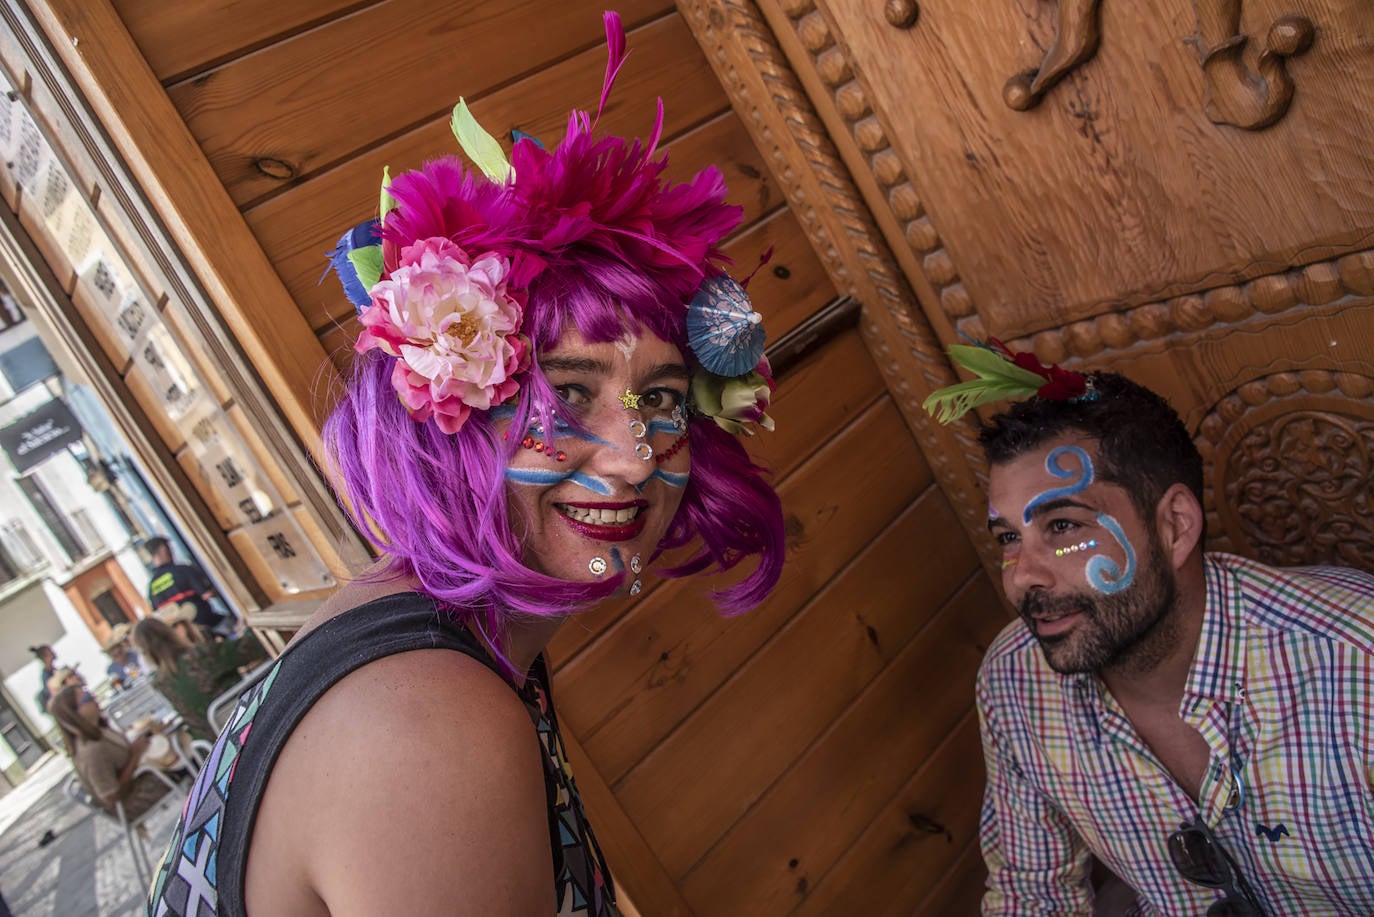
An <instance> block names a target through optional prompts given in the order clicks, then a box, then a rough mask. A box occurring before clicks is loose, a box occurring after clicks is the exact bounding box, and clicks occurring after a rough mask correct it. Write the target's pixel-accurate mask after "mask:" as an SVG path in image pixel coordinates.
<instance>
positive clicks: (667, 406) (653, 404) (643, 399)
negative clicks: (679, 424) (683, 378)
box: [639, 388, 685, 411]
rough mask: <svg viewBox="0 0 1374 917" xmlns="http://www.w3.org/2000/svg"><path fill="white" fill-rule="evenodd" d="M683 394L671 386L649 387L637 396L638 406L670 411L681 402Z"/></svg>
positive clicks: (683, 397)
mask: <svg viewBox="0 0 1374 917" xmlns="http://www.w3.org/2000/svg"><path fill="white" fill-rule="evenodd" d="M684 399H685V396H684V395H683V394H682V392H679V391H677V390H676V389H671V388H651V389H649V390H648V391H647V392H645V393H644V394H642V395H640V396H639V404H640V407H645V408H649V409H650V410H652V411H671V410H672V409H673V408H675V407H677V406H678V405H680V404H682V402H683V401H684Z"/></svg>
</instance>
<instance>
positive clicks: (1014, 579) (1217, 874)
mask: <svg viewBox="0 0 1374 917" xmlns="http://www.w3.org/2000/svg"><path fill="white" fill-rule="evenodd" d="M976 350H978V349H975V348H952V349H951V353H953V354H954V355H955V358H956V359H957V360H959V361H960V362H961V363H962V364H963V365H965V366H967V367H968V368H970V369H972V370H973V371H974V372H977V373H978V374H979V375H980V376H983V378H984V379H988V378H992V377H995V376H997V375H999V374H1000V373H999V371H998V369H997V368H996V367H995V366H993V367H991V372H989V373H988V374H986V375H985V373H984V370H986V369H989V367H988V366H986V365H985V361H986V359H987V357H988V356H989V355H988V354H987V352H986V350H983V351H982V353H979V352H974V353H972V354H968V353H966V351H976ZM1016 356H1017V357H1018V360H1017V366H1016V367H1013V368H1014V369H1016V368H1022V367H1025V366H1026V365H1027V363H1032V362H1033V363H1034V364H1035V367H1039V364H1038V361H1034V359H1033V357H1030V355H1027V354H1019V355H1016ZM1041 370H1043V373H1042V375H1043V376H1044V378H1043V379H1039V382H1041V383H1047V384H1045V385H1044V387H1042V388H1040V389H1039V393H1038V397H1033V398H1030V399H1029V400H1026V401H1022V402H1019V403H1017V404H1014V405H1012V406H1011V408H1010V409H1009V410H1007V411H1006V412H1005V413H1002V414H999V415H997V416H996V417H994V418H993V419H992V421H991V422H990V423H989V424H988V425H987V426H985V427H984V428H983V430H982V434H981V437H980V438H981V442H982V444H983V448H984V450H985V452H986V454H987V458H988V462H989V464H990V466H991V467H990V472H989V478H988V502H989V507H988V527H989V529H990V530H991V531H992V533H993V535H994V536H995V537H996V538H997V540H998V542H999V543H1000V544H1001V545H1002V552H1003V553H1002V557H1003V560H1002V584H1003V587H1004V588H1005V590H1006V594H1007V598H1008V600H1009V601H1010V602H1011V604H1012V605H1013V606H1015V607H1016V608H1017V610H1018V611H1019V612H1020V620H1018V621H1016V622H1014V623H1013V624H1011V625H1009V626H1008V627H1007V628H1006V629H1005V630H1004V631H1003V632H1002V634H1001V635H1000V636H999V637H998V638H997V640H996V641H994V643H993V644H992V646H991V647H990V648H989V650H988V652H987V656H986V658H985V659H984V661H983V665H982V668H981V670H980V672H979V675H978V686H977V703H978V712H979V716H980V720H981V725H982V736H983V747H984V755H985V759H986V765H987V788H986V795H985V797H984V803H983V814H982V823H981V836H982V847H983V855H984V858H985V859H986V861H987V865H988V871H989V876H988V890H987V893H986V895H985V897H984V899H983V913H984V914H985V915H993V914H996V915H1002V914H1056V915H1062V914H1078V915H1087V914H1092V913H1093V890H1092V888H1091V885H1090V883H1089V881H1088V874H1089V864H1090V858H1091V857H1092V856H1096V857H1097V858H1098V859H1099V860H1100V861H1102V863H1104V864H1105V865H1106V866H1107V867H1108V868H1109V869H1110V870H1112V871H1113V872H1114V873H1115V874H1116V875H1117V876H1119V877H1121V879H1123V880H1124V881H1125V882H1126V883H1127V884H1128V885H1130V886H1131V888H1133V889H1134V890H1135V893H1136V895H1137V897H1138V901H1137V902H1136V904H1135V905H1134V909H1132V910H1130V911H1129V913H1131V914H1140V915H1155V914H1169V915H1189V917H1192V915H1202V914H1211V915H1256V914H1266V915H1270V917H1279V915H1296V914H1302V915H1305V917H1317V915H1335V914H1374V845H1372V842H1371V839H1374V786H1371V782H1372V781H1374V576H1370V575H1369V574H1368V573H1366V572H1361V571H1358V570H1354V569H1348V568H1343V567H1307V568H1298V569H1288V570H1284V569H1275V568H1271V567H1266V566H1263V565H1261V564H1258V563H1255V562H1254V561H1251V560H1247V559H1245V558H1242V557H1236V556H1231V555H1226V554H1204V552H1203V550H1202V540H1203V523H1204V515H1203V509H1202V484H1203V474H1202V460H1201V457H1200V456H1199V454H1198V451H1197V449H1196V448H1195V446H1194V445H1193V441H1192V439H1191V438H1190V437H1189V435H1188V431H1187V429H1185V427H1184V425H1183V423H1182V421H1181V420H1180V418H1179V417H1178V415H1177V414H1176V413H1175V412H1174V411H1173V409H1172V408H1170V407H1169V405H1168V404H1167V403H1166V402H1165V401H1164V399H1162V398H1160V397H1159V396H1158V395H1156V394H1154V393H1153V392H1151V391H1149V390H1147V389H1145V388H1143V387H1141V386H1139V385H1137V384H1135V383H1133V382H1131V381H1130V380H1128V379H1126V378H1124V377H1122V376H1119V375H1116V374H1110V373H1094V374H1092V376H1091V377H1090V378H1085V377H1083V376H1080V375H1079V374H1077V373H1067V372H1065V371H1064V370H1060V369H1059V368H1058V367H1051V368H1049V369H1045V368H1043V367H1039V369H1037V370H1036V372H1040V371H1041ZM1002 372H1005V370H1002ZM1029 374H1030V375H1032V376H1034V373H1029ZM1036 378H1038V377H1036ZM1051 380H1053V382H1052V383H1051ZM963 385H964V386H965V388H964V389H963V390H962V393H960V392H959V391H957V390H956V389H947V390H945V391H944V392H938V393H936V394H935V395H933V396H932V397H931V399H929V400H928V401H927V406H930V405H931V404H932V403H934V404H936V405H939V404H940V403H941V402H944V403H945V404H948V403H949V400H950V399H954V400H955V405H954V409H953V410H946V411H944V412H942V416H941V419H942V420H947V419H949V418H950V417H951V416H957V414H958V413H959V412H960V409H961V408H962V409H965V410H966V409H967V406H968V404H969V403H970V400H967V396H968V395H969V393H970V391H971V390H972V389H971V388H970V387H973V388H976V387H977V386H978V385H979V383H978V382H970V383H963ZM1030 392H1031V393H1034V392H1036V388H1035V385H1034V383H1031V385H1030ZM987 394H988V395H989V396H991V395H992V394H993V392H991V391H988V392H987ZM959 398H964V399H966V400H963V401H962V402H960V401H959V400H958V399H959ZM986 400H993V398H992V397H989V398H987V399H986ZM973 403H981V402H979V401H978V400H977V399H973ZM1220 902H1228V903H1226V904H1220ZM1219 904H1220V906H1218V905H1219ZM1209 908H1215V909H1213V910H1209Z"/></svg>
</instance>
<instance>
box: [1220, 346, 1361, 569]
mask: <svg viewBox="0 0 1374 917" xmlns="http://www.w3.org/2000/svg"><path fill="white" fill-rule="evenodd" d="M1372 394H1374V379H1372V378H1370V377H1368V376H1364V375H1359V374H1356V373H1337V372H1329V371H1325V370H1308V371H1304V372H1298V373H1274V374H1272V375H1269V376H1265V377H1263V378H1261V379H1256V380H1254V381H1252V382H1247V383H1245V384H1244V385H1242V386H1240V387H1239V388H1238V389H1236V390H1235V391H1234V392H1232V393H1230V394H1229V395H1227V396H1226V397H1225V398H1223V399H1222V400H1221V401H1220V402H1218V404H1217V405H1216V407H1215V408H1214V409H1213V410H1212V412H1211V413H1210V414H1208V415H1207V417H1206V418H1205V419H1204V420H1203V421H1202V424H1201V427H1200V428H1199V431H1198V435H1197V443H1198V448H1199V449H1200V450H1201V452H1202V453H1203V457H1204V459H1206V460H1208V462H1209V464H1210V465H1211V467H1212V469H1213V470H1212V477H1211V480H1210V481H1209V482H1208V485H1207V493H1206V494H1205V497H1206V501H1207V504H1208V529H1209V533H1210V535H1211V546H1213V547H1216V548H1218V549H1222V550H1230V551H1236V552H1238V553H1242V554H1248V555H1251V556H1254V557H1258V558H1259V559H1260V560H1263V561H1264V562H1266V563H1271V564H1276V565H1279V566H1296V565H1303V564H1344V565H1347V566H1352V567H1356V568H1359V569H1369V568H1370V567H1371V566H1374V488H1371V487H1370V480H1371V478H1374V405H1372V404H1371V402H1370V396H1371V395H1372Z"/></svg>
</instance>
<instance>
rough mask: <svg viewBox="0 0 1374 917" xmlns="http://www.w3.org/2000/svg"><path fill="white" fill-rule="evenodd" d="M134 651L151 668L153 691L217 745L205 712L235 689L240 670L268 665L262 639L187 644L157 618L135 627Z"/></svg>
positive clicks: (250, 636) (196, 733)
mask: <svg viewBox="0 0 1374 917" xmlns="http://www.w3.org/2000/svg"><path fill="white" fill-rule="evenodd" d="M133 638H134V645H135V646H137V647H138V651H139V652H140V653H141V654H142V655H143V658H144V659H147V660H148V661H149V662H150V663H151V664H152V666H153V687H155V688H157V690H158V693H160V694H161V695H162V696H163V697H165V698H167V700H168V701H169V702H170V703H171V705H172V707H173V708H174V709H175V710H176V711H177V713H180V714H181V716H182V718H183V719H184V720H185V721H186V725H187V727H188V728H189V729H190V730H191V735H192V736H193V737H194V738H197V739H207V740H211V739H214V737H215V733H214V730H212V729H211V728H210V723H209V721H208V720H207V719H206V718H205V712H206V710H208V709H209V707H210V703H211V701H213V700H214V699H215V698H216V697H218V696H219V695H221V694H223V693H224V692H225V691H227V690H229V689H230V688H232V687H233V686H234V684H235V683H236V682H237V681H238V680H239V678H240V675H241V670H242V669H244V668H246V667H250V666H254V665H257V664H258V663H260V662H265V661H266V660H267V651H266V650H264V649H263V648H262V644H261V643H259V642H258V638H257V637H255V636H253V634H252V633H251V632H250V633H246V634H244V635H243V636H242V637H231V638H229V639H228V640H216V641H204V642H201V643H195V644H192V643H188V642H187V641H186V639H185V638H184V637H183V636H182V635H181V634H179V633H178V632H177V631H176V630H174V629H173V628H172V627H171V626H169V625H167V624H166V623H164V622H162V621H161V620H159V619H158V618H156V617H151V618H144V619H143V620H141V621H139V622H138V623H137V624H135V625H134V632H133Z"/></svg>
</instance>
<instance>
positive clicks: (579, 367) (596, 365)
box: [539, 356, 611, 376]
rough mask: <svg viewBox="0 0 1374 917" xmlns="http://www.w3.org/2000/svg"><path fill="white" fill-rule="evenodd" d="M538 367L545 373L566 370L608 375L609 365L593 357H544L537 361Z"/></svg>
mask: <svg viewBox="0 0 1374 917" xmlns="http://www.w3.org/2000/svg"><path fill="white" fill-rule="evenodd" d="M539 368H540V369H542V370H544V372H545V373H550V372H567V373H588V374H594V375H602V376H606V375H609V374H610V372H611V365H610V364H609V363H607V362H605V361H604V360H597V359H594V358H593V357H573V356H567V357H560V356H552V357H544V358H543V359H541V360H540V361H539Z"/></svg>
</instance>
